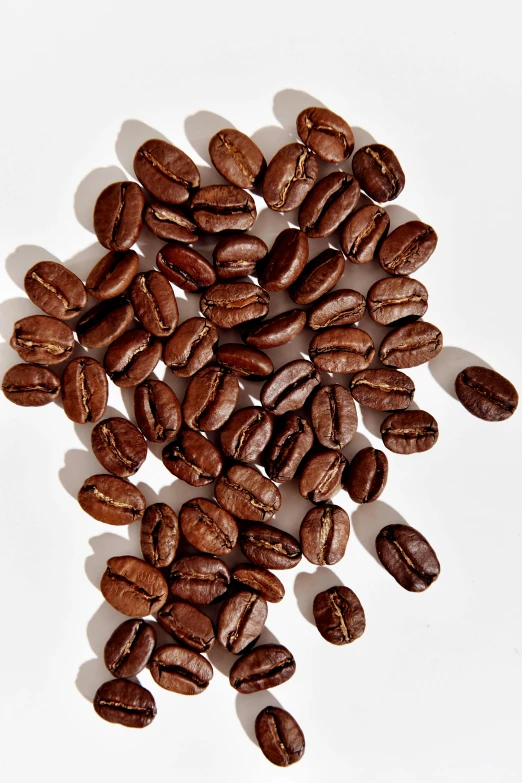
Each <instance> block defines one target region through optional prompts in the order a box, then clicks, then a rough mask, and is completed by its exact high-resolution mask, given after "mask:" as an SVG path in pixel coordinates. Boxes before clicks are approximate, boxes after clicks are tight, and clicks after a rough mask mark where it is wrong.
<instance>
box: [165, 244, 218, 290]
mask: <svg viewBox="0 0 522 783" xmlns="http://www.w3.org/2000/svg"><path fill="white" fill-rule="evenodd" d="M156 263H157V265H158V269H159V270H160V272H162V273H163V274H164V275H165V277H167V278H168V279H169V280H170V281H171V282H172V283H174V285H177V286H178V288H181V289H182V290H183V291H189V292H194V291H196V292H198V291H203V290H204V289H205V288H207V287H208V286H209V285H213V284H214V283H215V282H216V273H215V272H214V270H213V269H212V265H211V264H209V262H208V261H207V259H206V258H203V256H202V255H201V254H200V253H198V252H197V251H196V250H194V249H193V248H192V247H186V245H180V244H176V243H174V242H171V243H170V244H168V245H164V246H163V247H162V248H161V250H160V251H158V255H157V256H156Z"/></svg>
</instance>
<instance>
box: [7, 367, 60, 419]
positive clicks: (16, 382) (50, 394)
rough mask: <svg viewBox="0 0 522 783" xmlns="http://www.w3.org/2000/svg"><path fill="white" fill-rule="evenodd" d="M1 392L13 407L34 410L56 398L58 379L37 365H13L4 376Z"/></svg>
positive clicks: (52, 373)
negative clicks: (12, 403)
mask: <svg viewBox="0 0 522 783" xmlns="http://www.w3.org/2000/svg"><path fill="white" fill-rule="evenodd" d="M2 391H3V393H4V394H5V396H6V397H7V399H8V400H9V401H10V402H14V404H15V405H22V406H24V407H26V408H29V407H34V408H36V407H39V406H40V405H47V404H48V403H49V402H52V401H53V400H55V399H56V398H57V397H58V395H59V394H60V379H59V378H58V376H57V375H55V374H54V372H52V371H51V370H48V369H47V367H41V366H40V365H39V364H15V365H14V366H13V367H10V368H9V370H7V372H6V374H5V375H4V378H3V380H2Z"/></svg>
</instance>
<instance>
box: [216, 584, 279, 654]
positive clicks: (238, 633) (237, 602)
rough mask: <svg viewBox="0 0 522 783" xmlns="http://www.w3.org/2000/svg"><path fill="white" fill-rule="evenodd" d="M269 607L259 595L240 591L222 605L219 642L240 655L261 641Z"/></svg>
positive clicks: (218, 633)
mask: <svg viewBox="0 0 522 783" xmlns="http://www.w3.org/2000/svg"><path fill="white" fill-rule="evenodd" d="M267 615H268V607H267V605H266V601H265V599H264V598H261V596H260V595H259V593H255V592H252V591H251V590H240V591H239V592H238V593H234V595H231V596H229V597H228V598H226V599H225V601H224V602H223V603H222V605H221V609H220V610H219V615H218V622H217V638H218V642H219V643H220V644H221V645H223V647H225V648H226V649H227V650H228V651H229V652H231V653H232V654H233V655H239V654H240V653H242V652H244V651H245V650H246V649H247V648H249V647H251V646H252V645H253V644H255V643H256V641H257V640H258V639H259V637H260V635H261V631H262V630H263V628H264V627H265V622H266V618H267Z"/></svg>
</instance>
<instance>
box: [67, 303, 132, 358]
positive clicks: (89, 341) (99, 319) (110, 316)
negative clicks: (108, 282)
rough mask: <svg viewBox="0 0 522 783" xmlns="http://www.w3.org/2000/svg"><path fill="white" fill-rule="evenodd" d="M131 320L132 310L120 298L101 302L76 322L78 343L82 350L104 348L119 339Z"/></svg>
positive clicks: (129, 305)
mask: <svg viewBox="0 0 522 783" xmlns="http://www.w3.org/2000/svg"><path fill="white" fill-rule="evenodd" d="M133 320H134V308H133V307H132V305H131V303H130V302H128V301H127V300H126V299H124V298H123V297H122V296H118V297H116V298H115V299H110V300H109V301H108V302H101V303H100V304H98V305H95V306H94V307H93V308H92V309H91V310H88V312H86V313H85V315H82V317H81V318H80V320H79V321H78V324H77V326H76V335H77V337H78V342H79V343H81V344H82V345H83V346H84V348H106V347H107V345H110V344H111V343H113V342H114V340H117V339H118V337H121V335H122V334H123V333H124V332H125V331H126V330H127V329H128V328H129V326H130V325H131V324H132V322H133Z"/></svg>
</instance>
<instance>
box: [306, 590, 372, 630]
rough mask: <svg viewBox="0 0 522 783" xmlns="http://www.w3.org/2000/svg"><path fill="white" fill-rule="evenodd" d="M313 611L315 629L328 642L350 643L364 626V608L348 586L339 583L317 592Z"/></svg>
mask: <svg viewBox="0 0 522 783" xmlns="http://www.w3.org/2000/svg"><path fill="white" fill-rule="evenodd" d="M313 611H314V619H315V624H316V625H317V630H318V631H319V633H320V634H321V636H322V637H323V638H324V639H326V641H327V642H330V644H350V643H351V642H353V641H355V639H358V638H359V636H362V635H363V633H364V629H365V628H366V618H365V616H364V609H363V608H362V606H361V602H360V601H359V599H358V598H357V596H356V595H355V593H354V592H353V590H350V588H349V587H343V586H342V585H339V586H337V587H330V588H329V590H324V591H323V592H322V593H318V594H317V595H316V596H315V598H314V607H313Z"/></svg>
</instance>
